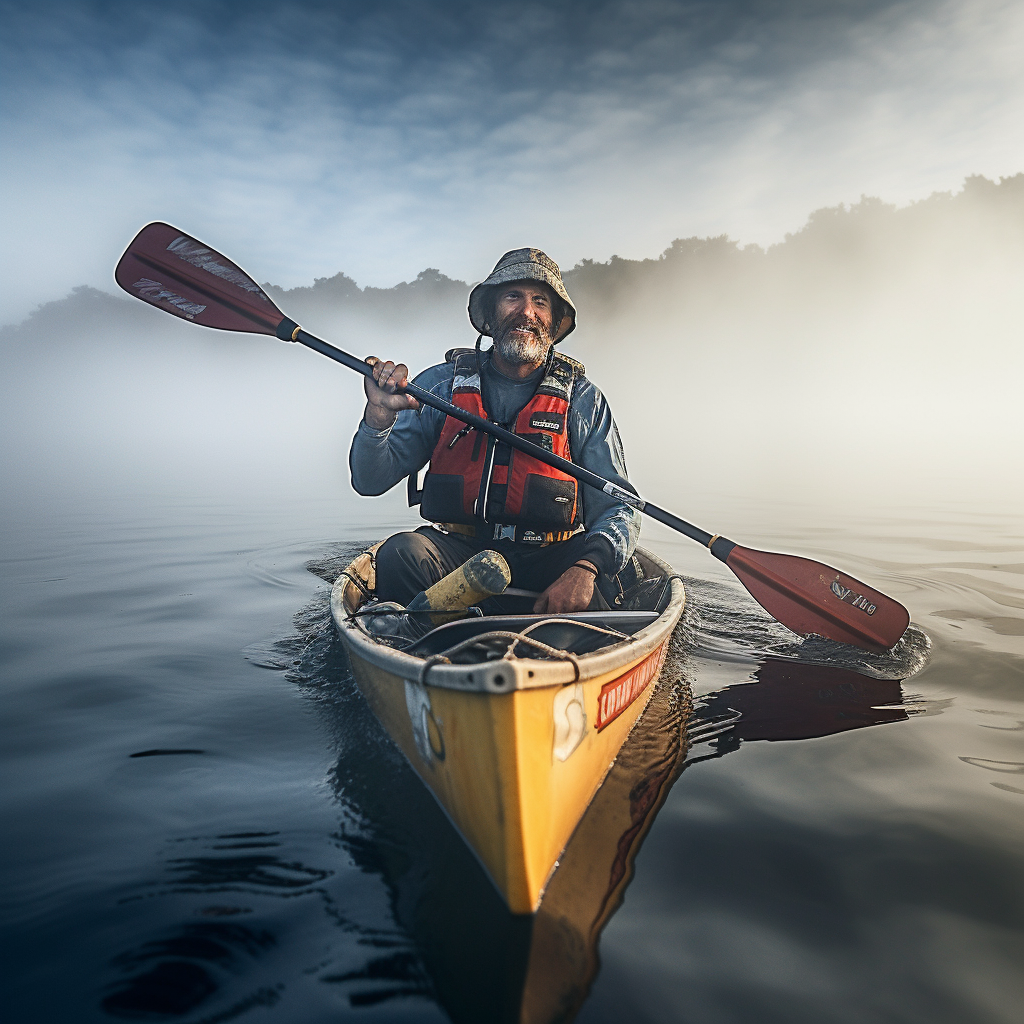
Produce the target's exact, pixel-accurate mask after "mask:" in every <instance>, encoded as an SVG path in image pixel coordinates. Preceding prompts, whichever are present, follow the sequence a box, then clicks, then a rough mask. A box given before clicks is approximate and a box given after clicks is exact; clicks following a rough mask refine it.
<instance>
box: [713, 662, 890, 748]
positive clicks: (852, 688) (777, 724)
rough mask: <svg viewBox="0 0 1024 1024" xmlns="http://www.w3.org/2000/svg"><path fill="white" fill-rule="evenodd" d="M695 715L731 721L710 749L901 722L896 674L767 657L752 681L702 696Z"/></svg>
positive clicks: (736, 746)
mask: <svg viewBox="0 0 1024 1024" xmlns="http://www.w3.org/2000/svg"><path fill="white" fill-rule="evenodd" d="M697 717H698V718H699V719H703V720H706V721H717V720H721V721H728V720H730V719H731V720H733V722H732V725H731V727H730V728H729V729H728V730H727V731H725V732H723V734H722V735H721V736H719V737H718V738H717V739H716V740H714V742H713V744H712V745H713V747H714V748H715V750H716V752H717V753H718V754H719V755H721V754H726V753H728V752H729V751H731V750H737V749H739V746H740V743H741V741H743V740H746V741H748V742H749V741H750V740H805V739H814V738H816V737H820V736H831V735H833V734H834V733H838V732H846V731H848V730H850V729H863V728H865V727H866V726H869V725H884V724H885V723H887V722H903V721H906V720H907V718H909V717H910V715H909V712H908V711H907V709H906V708H905V707H904V706H903V690H902V688H901V687H900V680H898V679H870V678H868V677H867V676H862V675H859V674H858V673H856V672H851V671H850V670H849V669H843V668H833V667H831V666H823V665H809V664H806V663H803V662H795V661H788V660H784V659H779V658H769V659H767V660H766V661H764V662H763V663H762V664H761V666H760V668H758V670H757V671H756V672H755V673H754V678H753V681H751V682H749V683H739V684H737V685H734V686H727V687H725V688H724V689H722V690H719V691H717V692H716V693H712V694H709V695H708V696H707V697H705V698H704V699H703V701H702V707H701V708H700V710H699V711H698V712H697Z"/></svg>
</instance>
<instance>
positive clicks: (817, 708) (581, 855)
mask: <svg viewBox="0 0 1024 1024" xmlns="http://www.w3.org/2000/svg"><path fill="white" fill-rule="evenodd" d="M688 694H689V689H688V687H686V686H685V685H682V684H681V685H678V686H676V687H675V688H671V687H669V686H665V685H662V686H661V687H659V689H658V690H657V692H656V693H655V694H654V696H653V697H652V699H651V702H650V704H649V705H648V708H647V711H646V713H645V715H644V717H643V719H642V720H641V721H640V723H639V725H638V726H637V727H636V728H635V729H634V730H633V732H632V733H631V735H630V737H629V739H628V740H627V742H626V744H625V745H624V746H623V748H622V750H621V752H620V754H619V757H618V759H617V760H616V762H615V764H614V766H613V767H612V770H611V771H610V772H609V774H608V776H607V778H606V780H605V782H604V784H603V785H602V787H601V789H600V790H599V791H598V793H597V795H596V796H595V798H594V800H593V802H592V803H591V805H590V807H589V808H588V810H587V811H586V813H585V814H584V816H583V818H582V820H581V821H580V823H579V825H578V826H577V829H576V831H575V832H574V834H573V836H572V839H571V840H570V842H569V844H568V846H567V847H566V848H565V850H564V852H563V853H562V856H561V857H560V858H559V864H558V868H557V869H556V871H555V873H554V874H553V875H552V877H551V880H550V881H549V883H548V886H547V889H546V891H545V893H544V897H543V899H542V901H541V904H540V907H539V909H538V910H537V912H536V913H535V914H533V915H532V916H525V915H524V916H516V915H513V914H510V913H509V912H508V910H507V908H506V907H505V906H504V904H503V902H502V900H501V899H500V897H498V895H497V893H496V891H495V889H494V887H493V886H492V885H491V883H490V882H489V881H488V879H487V876H486V875H485V873H484V872H483V870H482V869H481V868H480V866H479V864H478V863H477V862H476V861H475V860H474V859H473V857H472V855H471V854H470V853H469V851H468V850H467V848H466V846H465V844H464V843H462V842H461V841H460V840H459V837H458V835H457V833H456V832H455V831H454V830H453V829H452V827H451V826H450V825H449V823H448V822H447V821H446V819H445V818H444V817H443V815H442V814H441V812H440V811H439V809H438V808H437V805H436V804H435V803H434V802H433V801H432V800H430V799H429V797H427V796H426V794H425V793H424V792H423V791H422V790H421V789H420V788H418V787H416V786H412V785H410V786H407V787H404V788H403V792H402V793H401V796H400V799H395V796H396V794H395V792H394V790H391V792H390V795H389V796H386V795H385V793H386V791H387V790H388V787H381V786H380V779H379V777H376V778H375V779H374V780H373V784H368V785H366V786H359V787H355V788H357V789H358V796H359V802H360V803H363V801H364V800H365V801H366V803H365V805H364V806H361V807H360V810H361V811H362V813H363V814H364V815H365V819H366V821H367V824H368V825H369V827H370V828H371V830H372V835H371V836H370V837H369V840H368V843H367V840H365V839H364V840H362V841H361V842H360V844H359V847H360V859H361V860H362V861H363V862H364V864H365V866H366V867H368V868H370V869H371V870H377V871H380V872H381V873H382V874H383V876H384V878H385V881H386V882H387V884H388V885H389V887H390V888H391V890H392V893H393V900H392V906H393V908H394V912H395V915H396V917H397V918H398V921H399V923H400V924H401V925H402V927H403V928H404V929H406V931H407V932H408V933H409V935H410V937H411V938H412V939H413V941H414V943H415V945H416V948H417V952H418V954H419V956H420V958H421V960H422V962H423V964H424V966H425V967H426V969H427V971H428V973H429V975H430V977H431V980H432V982H433V988H434V993H435V994H436V998H437V999H438V1001H439V1002H440V1003H441V1005H442V1006H443V1007H444V1008H445V1010H446V1012H447V1013H448V1014H449V1015H450V1016H451V1018H452V1019H453V1020H454V1021H456V1022H459V1024H461V1022H470V1021H481V1020H488V1021H510V1022H511V1021H515V1022H520V1024H547V1022H551V1021H569V1020H571V1019H572V1018H573V1017H574V1016H575V1015H576V1013H577V1012H578V1010H579V1008H580V1007H581V1006H582V1004H583V1002H584V1000H585V999H586V997H587V994H588V992H589V990H590V987H591V984H592V983H593V980H594V978H595V976H596V974H597V972H598V969H599V959H598V942H599V938H600V935H601V932H602V930H603V929H604V927H605V925H606V924H607V923H608V921H609V920H610V919H611V917H612V916H613V915H614V914H615V912H616V911H617V910H618V908H619V906H620V905H621V903H622V900H623V897H624V894H625V890H626V888H627V886H628V885H629V883H630V881H631V880H632V877H633V864H634V860H635V858H636V856H637V853H638V851H639V850H640V847H641V845H642V844H643V842H644V839H645V838H646V836H647V834H648V833H649V831H650V829H651V827H652V825H653V824H654V820H655V818H656V816H657V814H658V811H659V810H660V809H661V807H662V806H663V805H664V803H665V800H666V799H667V797H668V794H669V791H670V790H671V789H672V786H673V785H674V783H675V782H676V780H677V779H678V778H679V776H680V774H681V773H682V771H683V770H684V769H685V768H686V767H688V766H689V765H691V764H694V763H696V762H698V761H702V760H705V759H707V757H709V756H710V757H721V756H723V755H724V754H726V753H728V752H730V751H732V750H736V749H738V747H739V746H740V743H741V742H742V741H747V742H750V741H753V740H757V739H765V740H795V739H808V738H812V737H818V736H827V735H831V734H833V733H837V732H843V731H846V730H849V729H857V728H864V727H866V726H869V725H880V724H884V723H887V722H896V721H902V720H905V719H906V718H907V717H908V712H907V710H906V709H905V708H904V707H903V706H902V692H901V688H900V683H899V681H898V680H877V679H869V678H866V677H865V676H861V675H858V674H856V673H854V672H851V671H849V670H846V669H836V668H830V667H822V666H816V665H808V664H803V663H794V662H790V661H782V660H778V659H770V660H767V661H765V662H764V663H762V665H761V666H760V667H759V668H758V670H757V671H756V672H755V673H754V679H753V681H752V682H750V683H744V684H739V685H735V686H728V687H726V688H725V689H723V690H721V691H719V692H717V693H714V694H711V695H709V696H707V697H705V698H703V699H702V700H701V702H700V706H699V707H698V708H697V709H696V710H694V709H693V707H692V706H691V703H690V700H689V696H688ZM708 741H710V745H711V748H712V753H711V754H710V755H704V756H701V755H699V754H698V755H697V756H693V753H692V751H693V749H694V746H695V745H697V744H700V745H702V746H703V744H704V743H705V742H708ZM688 753H690V756H689V757H687V754H688ZM350 759H351V753H350V754H349V755H347V756H346V757H345V759H344V760H345V761H346V764H345V765H344V770H341V769H342V766H341V765H339V773H338V774H339V777H341V778H345V779H347V786H346V791H347V792H346V798H347V799H349V800H351V799H352V797H353V796H354V795H355V794H354V788H353V786H352V783H353V781H354V780H353V778H352V771H353V765H352V763H351V760H350ZM369 847H372V848H373V850H374V853H373V854H372V855H371V856H370V857H369V858H367V854H368V853H369ZM386 960H387V958H382V960H381V962H380V963H379V964H378V965H377V968H376V969H375V970H374V971H371V972H368V973H367V974H365V975H361V976H351V975H350V976H348V977H345V978H344V979H341V978H338V979H336V980H339V981H341V980H344V981H345V982H346V983H349V984H352V985H353V986H354V987H353V991H352V993H351V995H350V999H352V1000H353V1002H354V1003H362V1002H365V1001H370V1002H375V1001H378V1000H380V999H387V998H389V995H390V993H389V989H391V988H392V986H395V993H394V994H395V995H397V994H399V993H400V992H401V991H402V989H403V988H407V986H408V984H409V979H408V978H407V977H405V975H404V974H403V973H402V972H399V974H402V976H401V977H399V976H397V975H396V976H395V977H394V978H393V979H389V978H388V975H387V970H386ZM371 978H372V979H373V980H372V985H373V986H374V987H375V990H374V991H367V990H365V984H366V983H371ZM389 982H390V983H389ZM356 986H358V987H359V989H360V990H359V991H356V990H355V987H356Z"/></svg>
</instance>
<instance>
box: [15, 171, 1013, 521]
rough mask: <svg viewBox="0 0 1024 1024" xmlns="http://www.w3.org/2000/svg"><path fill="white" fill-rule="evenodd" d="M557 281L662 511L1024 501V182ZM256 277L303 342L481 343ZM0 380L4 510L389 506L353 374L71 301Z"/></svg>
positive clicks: (444, 295) (852, 211)
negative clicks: (371, 458)
mask: <svg viewBox="0 0 1024 1024" xmlns="http://www.w3.org/2000/svg"><path fill="white" fill-rule="evenodd" d="M205 240H206V241H208V242H209V243H210V244H213V245H216V244H217V241H216V239H214V238H208V239H205ZM127 241H128V239H125V242H127ZM521 244H525V245H538V246H540V247H542V248H543V247H544V246H545V244H546V243H545V239H543V238H532V237H531V238H524V239H522V240H521ZM118 255H119V253H116V252H111V253H110V264H111V267H113V265H114V263H115V262H116V260H117V257H118ZM226 255H227V256H229V257H230V258H232V259H234V260H236V261H238V262H239V263H240V264H241V265H242V266H244V267H246V269H248V270H249V271H250V272H251V273H253V274H254V276H257V277H259V276H260V274H259V268H258V267H256V266H252V265H249V264H248V263H247V260H246V254H245V253H241V252H229V253H226ZM499 255H500V253H498V252H495V253H494V259H497V257H498V256H499ZM550 255H551V256H553V257H554V258H555V259H556V260H557V259H558V258H559V254H558V252H557V251H553V252H551V253H550ZM489 269H490V268H489V266H481V268H480V277H483V276H484V275H485V274H486V273H487V271H488V270H489ZM563 269H564V270H565V279H566V284H567V287H568V290H569V293H570V294H571V295H572V297H573V299H574V301H575V302H576V304H577V306H578V309H579V328H578V329H577V331H576V333H575V334H573V335H572V336H571V337H570V338H569V340H568V342H567V344H566V346H565V347H566V350H567V351H568V352H569V353H570V354H572V355H574V356H576V357H577V358H579V359H581V360H582V361H584V362H585V363H586V364H587V367H588V373H589V375H590V376H591V378H592V379H593V380H594V381H595V382H596V383H597V384H598V386H599V387H601V388H602V390H604V392H605V393H606V394H607V396H608V397H609V399H610V401H611V403H612V407H613V409H614V411H615V414H616V418H617V420H618V422H619V425H620V428H621V431H622V434H623V437H624V441H625V444H626V450H627V456H628V460H629V464H630V468H631V472H632V475H633V477H634V479H635V480H636V482H637V484H638V486H639V488H640V490H641V493H643V494H645V496H647V497H649V498H651V499H652V500H656V501H659V502H661V503H663V504H666V505H669V506H670V507H674V508H675V510H677V511H679V512H680V513H682V514H684V515H687V514H690V515H692V516H693V517H694V518H699V517H700V516H704V517H705V518H706V517H707V516H708V515H714V516H715V517H716V518H715V520H714V521H713V522H707V523H706V525H708V526H712V527H714V528H720V529H721V530H722V531H723V532H724V531H725V530H726V529H728V528H729V509H730V508H731V507H733V506H738V505H741V504H742V502H743V500H744V498H746V497H752V496H753V495H754V494H755V493H756V494H757V496H758V497H759V499H763V498H764V497H765V496H767V497H769V498H771V499H773V500H777V501H779V502H783V503H790V504H793V505H797V506H800V505H805V506H809V507H810V506H814V507H818V506H821V505H823V504H827V505H831V506H833V507H836V508H843V509H844V510H846V511H856V510H857V509H858V508H860V507H864V508H872V509H876V510H877V509H880V508H881V509H884V508H885V507H889V506H891V507H896V506H899V507H911V506H926V505H928V504H930V503H933V502H943V503H947V502H960V501H962V502H964V503H966V504H967V505H969V506H970V507H973V508H976V509H979V510H984V509H985V508H986V507H987V503H995V504H999V505H1003V504H1005V503H1006V502H1007V501H1010V502H1012V501H1014V500H1017V499H1019V497H1020V496H1021V493H1022V485H1021V482H1020V481H1021V478H1022V476H1024V475H1022V474H1021V473H1020V469H1019V466H1020V461H1021V455H1020V450H1021V441H1022V436H1024V432H1022V430H1021V426H1020V411H1019V409H1020V390H1021V381H1022V378H1024V374H1022V370H1024V356H1022V353H1021V348H1022V346H1021V340H1022V328H1021V324H1022V323H1024V174H1020V175H1017V176H1016V177H1013V178H1009V179H1003V180H1002V181H1001V182H999V183H995V182H991V181H987V180H986V179H984V178H971V179H968V180H967V181H966V183H965V185H964V188H963V190H962V191H961V192H959V193H957V194H955V195H949V194H941V195H935V196H932V197H931V198H929V199H926V200H923V201H922V202H919V203H916V204H913V205H911V206H909V207H905V208H901V209H896V208H894V207H892V206H888V205H886V204H884V203H883V202H881V201H879V200H877V199H864V200H862V201H861V202H860V203H858V204H856V205H854V206H852V207H836V208H832V209H822V210H819V211H817V212H815V213H813V214H812V215H811V216H810V218H809V220H808V222H807V224H806V226H805V227H803V229H802V230H799V231H797V232H796V233H794V234H792V235H788V236H787V237H786V239H785V241H784V242H782V243H781V244H779V245H776V246H773V247H771V248H769V249H767V250H764V249H761V248H759V247H756V246H742V245H740V244H738V243H736V242H733V241H731V240H729V239H728V238H725V237H720V238H705V239H698V238H689V239H683V240H676V241H674V242H672V243H671V245H669V246H668V248H667V249H666V250H665V251H664V252H663V253H662V255H661V256H659V257H657V258H652V259H648V260H642V261H631V260H623V259H618V258H613V259H612V260H611V261H609V262H607V263H596V262H588V261H584V262H583V263H581V264H579V265H578V266H576V267H575V268H572V269H568V268H563ZM268 288H269V290H270V292H271V294H272V295H274V297H275V299H276V300H277V301H278V302H279V304H280V305H281V307H282V309H283V310H284V311H285V312H286V313H287V314H288V315H289V316H291V317H292V318H294V319H296V320H299V321H300V322H301V323H302V324H303V326H304V327H306V328H307V329H308V330H310V331H311V332H313V333H315V334H318V335H320V336H322V337H324V338H325V339H327V340H329V341H332V342H333V343H335V344H337V345H340V346H341V347H343V348H347V349H349V350H350V351H353V352H356V353H358V354H360V355H365V354H367V353H379V354H382V355H387V356H391V357H396V358H401V359H404V360H406V361H407V362H408V363H409V365H410V366H411V367H413V369H414V370H415V369H418V368H422V367H424V366H426V365H429V364H430V363H431V362H436V361H438V360H439V359H440V358H441V356H442V354H443V352H444V350H445V349H446V348H449V347H452V346H456V345H472V344H473V342H474V340H475V335H474V334H473V333H472V330H471V328H470V326H469V323H468V320H467V318H466V313H465V307H466V299H467V295H468V288H469V285H468V284H467V283H464V282H459V281H452V280H450V279H448V278H446V277H444V276H443V275H441V274H439V273H438V272H437V271H435V270H425V271H423V272H422V273H421V274H420V275H419V277H418V278H417V279H416V280H415V281H413V282H410V283H403V284H400V285H397V286H395V287H393V288H387V289H374V288H366V289H360V288H359V287H358V285H357V284H356V283H355V281H354V280H352V279H351V278H349V277H346V276H345V275H344V274H339V275H338V276H336V277H333V278H329V279H321V280H318V281H316V282H315V284H314V285H313V286H311V287H309V288H297V289H293V290H291V291H287V292H285V291H282V290H280V289H276V288H274V287H273V286H272V285H268ZM0 371H2V381H3V383H2V385H0V387H2V413H0V428H2V431H3V456H2V458H3V472H4V476H5V481H6V483H5V493H6V499H5V500H7V501H8V502H9V503H10V504H11V506H12V507H13V508H14V509H24V508H26V507H35V506H36V505H39V504H47V503H55V504H57V505H61V506H66V505H72V506H73V505H74V503H75V502H78V501H81V500H83V499H85V498H87V497H89V496H90V495H114V496H117V495H124V496H125V497H126V499H127V498H128V497H130V496H132V495H145V494H154V495H159V494H166V495H178V496H180V495H190V494H195V495H196V496H197V497H198V496H202V497H204V498H208V499H209V498H217V497H223V498H224V499H225V500H226V501H232V502H234V501H237V500H239V499H241V500H243V501H252V502H255V503H259V502H260V501H263V500H270V499H272V498H273V497H274V496H275V495H277V494H280V493H284V492H289V493H292V494H295V493H300V494H308V495H309V496H310V498H311V499H314V498H316V499H323V498H326V499H329V500H337V501H338V502H339V510H341V511H344V510H350V511H352V512H353V513H354V512H355V510H356V509H357V508H358V509H361V510H362V513H365V512H367V511H369V509H370V506H372V507H373V508H374V509H376V510H380V513H381V514H385V513H388V514H390V513H397V512H399V511H400V509H401V508H402V506H403V504H404V502H403V496H402V495H399V494H392V495H391V496H389V498H388V499H385V502H384V504H377V505H374V504H373V503H370V502H365V503H364V502H362V500H361V499H359V501H360V504H359V505H356V504H355V503H356V501H357V499H356V498H355V497H354V496H353V495H351V491H350V489H349V485H348V480H347V448H348V443H349V438H350V436H351V433H352V431H353V430H354V429H355V426H356V423H357V421H358V418H359V415H360V409H361V382H360V380H359V379H358V378H357V377H356V376H355V375H354V374H352V373H350V372H349V371H347V370H344V369H343V368H341V367H338V366H335V365H332V364H331V363H330V362H328V361H327V360H325V359H323V358H322V357H321V356H318V355H316V354H314V353H312V352H309V351H307V350H304V349H301V348H300V347H299V346H292V345H286V344H282V343H280V342H278V341H275V340H273V339H270V338H261V337H254V336H249V335H230V334H225V333H220V332H213V331H209V330H204V329H201V328H198V327H194V326H192V325H189V324H186V323H183V322H181V321H177V320H174V319H172V318H171V317H168V316H166V315H165V314H163V313H161V312H159V311H157V310H155V309H152V308H149V307H147V306H144V305H143V304H142V303H140V302H137V301H133V300H132V299H130V298H127V297H115V296H113V295H109V294H106V293H102V292H99V291H96V290H93V289H89V288H80V289H76V290H75V291H74V292H73V293H72V294H71V295H69V296H67V297H66V298H64V299H61V300H60V301H55V302H52V303H49V304H48V305H45V306H43V307H42V308H40V309H38V310H37V311H36V312H35V313H34V314H33V315H32V316H30V317H29V318H28V319H27V320H25V321H24V322H23V323H21V324H18V325H12V326H8V327H5V328H3V330H2V331H0ZM364 505H365V506H366V507H365V508H364V507H363V506H364ZM345 514H348V512H346V513H345Z"/></svg>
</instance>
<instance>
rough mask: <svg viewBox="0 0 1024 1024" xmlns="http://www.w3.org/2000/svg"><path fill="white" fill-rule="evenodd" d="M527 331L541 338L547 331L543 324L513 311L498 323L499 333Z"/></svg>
mask: <svg viewBox="0 0 1024 1024" xmlns="http://www.w3.org/2000/svg"><path fill="white" fill-rule="evenodd" d="M520 330H521V331H529V332H530V333H531V334H533V335H535V336H536V337H538V338H540V339H541V340H543V339H544V338H545V337H546V335H547V332H546V331H545V329H544V325H543V324H542V323H541V322H540V321H539V320H535V319H534V318H533V317H531V316H527V315H526V314H525V313H515V314H513V315H512V316H510V317H508V319H506V320H505V321H503V322H502V323H501V324H499V325H498V333H499V334H509V333H511V332H512V331H520Z"/></svg>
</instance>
